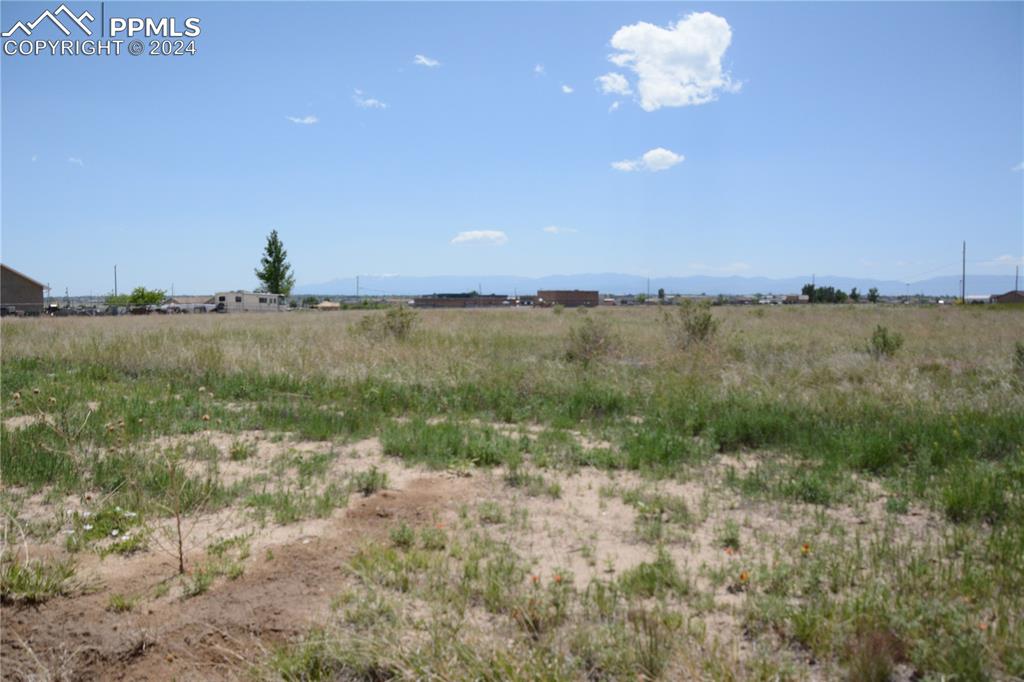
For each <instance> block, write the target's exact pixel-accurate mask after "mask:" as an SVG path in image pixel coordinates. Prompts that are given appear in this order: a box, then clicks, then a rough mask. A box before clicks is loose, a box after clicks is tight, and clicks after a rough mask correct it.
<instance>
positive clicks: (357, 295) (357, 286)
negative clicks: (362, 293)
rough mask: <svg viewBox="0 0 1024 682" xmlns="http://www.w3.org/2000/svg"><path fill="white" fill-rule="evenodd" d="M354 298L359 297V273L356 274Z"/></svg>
mask: <svg viewBox="0 0 1024 682" xmlns="http://www.w3.org/2000/svg"><path fill="white" fill-rule="evenodd" d="M356 298H359V275H356Z"/></svg>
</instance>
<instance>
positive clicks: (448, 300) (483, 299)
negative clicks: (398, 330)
mask: <svg viewBox="0 0 1024 682" xmlns="http://www.w3.org/2000/svg"><path fill="white" fill-rule="evenodd" d="M412 304H413V305H414V306H416V307H417V308H494V307H498V306H503V305H507V304H508V298H507V297H505V296H500V295H498V294H477V293H475V292H470V293H468V294H432V295H430V296H417V297H416V298H414V299H413V301H412Z"/></svg>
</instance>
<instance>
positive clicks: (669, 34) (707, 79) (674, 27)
mask: <svg viewBox="0 0 1024 682" xmlns="http://www.w3.org/2000/svg"><path fill="white" fill-rule="evenodd" d="M731 42H732V28H731V27H730V26H729V22H727V21H726V20H725V19H723V18H722V17H720V16H716V15H714V14H711V13H710V12H693V13H692V14H689V15H687V16H686V18H684V19H681V20H680V21H678V22H676V23H675V24H669V25H668V26H667V27H665V28H662V27H661V26H655V25H654V24H649V23H647V22H645V21H641V22H638V23H636V24H631V25H629V26H623V27H622V28H620V29H619V30H618V31H616V32H615V34H614V35H613V36H612V39H611V45H612V47H613V48H615V49H616V50H617V52H616V53H615V54H612V55H611V56H609V57H608V60H609V61H611V62H612V63H613V64H615V65H616V66H619V67H622V68H625V69H630V70H631V71H632V72H633V73H634V74H635V75H636V77H637V82H636V91H637V95H639V99H640V107H641V108H642V109H644V111H654V110H656V109H660V108H661V107H687V106H693V105H697V104H705V103H707V102H712V101H714V100H715V99H716V98H717V97H718V93H719V92H723V91H724V92H738V91H739V89H740V85H741V84H740V83H739V82H738V81H734V80H733V79H732V77H731V76H730V74H729V73H728V72H727V71H725V70H724V69H723V68H722V57H723V56H724V55H725V51H726V50H728V49H729V44H730V43H731ZM618 75H619V74H606V75H605V76H601V77H599V78H598V81H600V82H601V84H602V88H603V87H605V84H606V83H607V85H608V87H612V88H616V89H614V90H612V92H616V93H617V94H624V93H622V92H619V91H618V90H620V89H621V88H622V87H623V81H625V78H622V79H621V80H620V79H619V78H616V77H615V76H618ZM609 76H610V77H611V78H608V77H609ZM606 78H607V79H608V80H602V79H606ZM625 87H627V88H628V87H629V86H628V83H626V85H625ZM606 92H607V90H606Z"/></svg>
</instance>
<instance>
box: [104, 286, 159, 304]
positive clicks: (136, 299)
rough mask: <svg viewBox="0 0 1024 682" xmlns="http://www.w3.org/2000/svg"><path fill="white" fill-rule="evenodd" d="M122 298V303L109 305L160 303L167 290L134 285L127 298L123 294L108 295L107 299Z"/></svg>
mask: <svg viewBox="0 0 1024 682" xmlns="http://www.w3.org/2000/svg"><path fill="white" fill-rule="evenodd" d="M115 298H116V299H117V300H123V301H125V302H124V303H111V304H110V305H160V304H161V303H163V302H164V299H166V298H167V292H166V291H164V290H163V289H147V288H146V287H135V288H134V289H132V293H130V294H128V296H127V300H125V297H124V296H117V297H114V296H108V297H107V300H108V301H111V300H114V299H115Z"/></svg>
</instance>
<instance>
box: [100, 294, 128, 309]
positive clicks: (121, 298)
mask: <svg viewBox="0 0 1024 682" xmlns="http://www.w3.org/2000/svg"><path fill="white" fill-rule="evenodd" d="M129 298H130V297H129V296H128V294H117V295H116V296H115V295H114V292H110V293H109V294H107V297H106V298H105V299H103V302H104V303H106V304H107V305H114V306H126V305H128V304H129V303H130V301H129V300H128V299H129Z"/></svg>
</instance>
